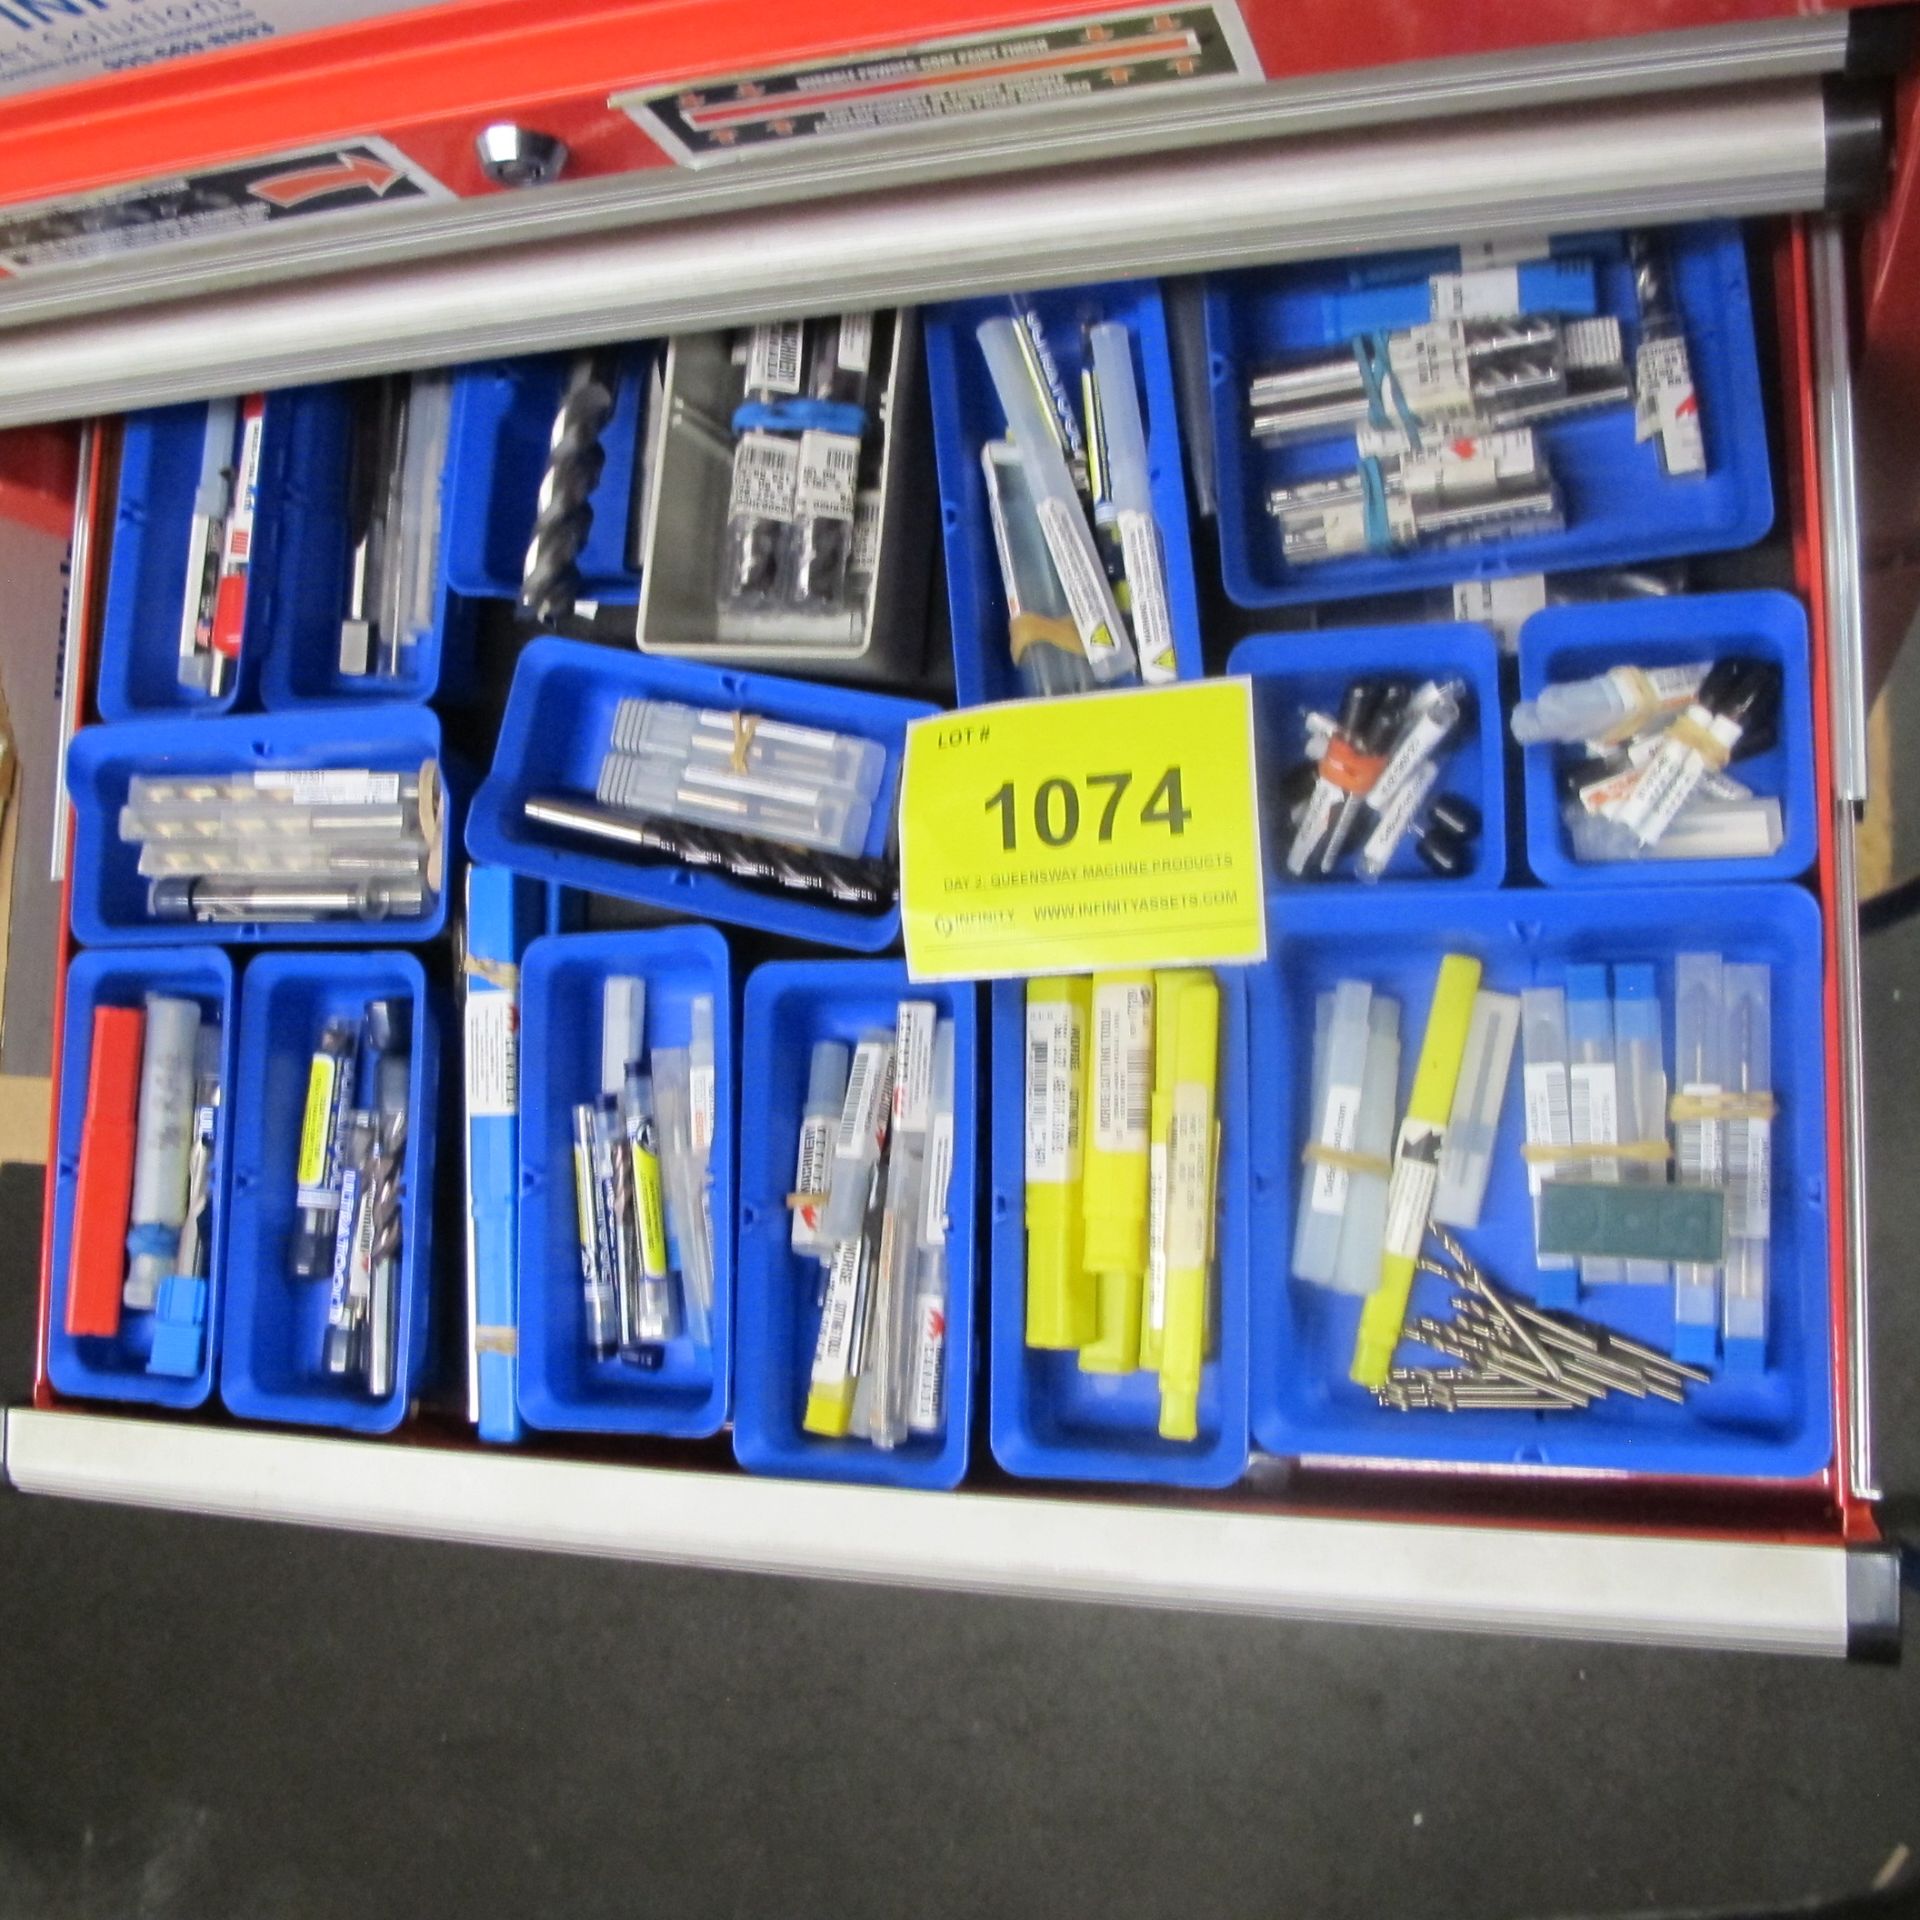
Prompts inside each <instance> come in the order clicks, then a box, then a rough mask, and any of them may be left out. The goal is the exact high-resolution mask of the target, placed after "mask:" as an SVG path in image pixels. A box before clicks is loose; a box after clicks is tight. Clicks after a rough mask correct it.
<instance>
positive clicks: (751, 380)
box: [747, 320, 806, 394]
mask: <svg viewBox="0 0 1920 1920" xmlns="http://www.w3.org/2000/svg"><path fill="white" fill-rule="evenodd" d="M805 341H806V323H805V322H804V321H801V320H776V321H773V322H771V323H769V324H767V325H763V326H758V327H755V328H754V330H753V334H752V337H751V338H750V339H749V340H748V342H747V390H748V392H750V393H752V392H759V393H789V394H791V393H798V392H799V391H800V374H801V364H800V363H801V357H802V349H803V347H804V345H805Z"/></svg>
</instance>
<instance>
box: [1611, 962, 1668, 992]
mask: <svg viewBox="0 0 1920 1920" xmlns="http://www.w3.org/2000/svg"><path fill="white" fill-rule="evenodd" d="M1613 991H1614V997H1615V998H1616V999H1619V1000H1653V999H1657V998H1658V997H1659V988H1658V987H1657V986H1656V984H1655V982H1654V977H1653V969H1652V968H1651V967H1648V966H1640V965H1634V966H1625V967H1615V968H1614V970H1613Z"/></svg>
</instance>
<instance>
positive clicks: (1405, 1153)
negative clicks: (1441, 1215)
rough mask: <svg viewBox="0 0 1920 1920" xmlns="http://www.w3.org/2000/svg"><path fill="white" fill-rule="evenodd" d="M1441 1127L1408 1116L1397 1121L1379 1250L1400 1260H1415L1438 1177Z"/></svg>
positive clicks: (1423, 1234) (1418, 1253)
mask: <svg viewBox="0 0 1920 1920" xmlns="http://www.w3.org/2000/svg"><path fill="white" fill-rule="evenodd" d="M1443 1133H1444V1130H1443V1129H1442V1128H1439V1127H1436V1126H1432V1125H1430V1124H1429V1123H1428V1122H1427V1121H1425V1120H1415V1119H1413V1118H1412V1117H1411V1116H1409V1117H1408V1118H1407V1119H1405V1120H1403V1121H1401V1123H1400V1139H1399V1143H1398V1145H1397V1146H1396V1148H1395V1150H1394V1156H1393V1178H1392V1180H1391V1181H1390V1182H1389V1183H1388V1185H1387V1228H1386V1233H1385V1234H1384V1236H1383V1237H1382V1240H1381V1250H1382V1251H1383V1252H1385V1253H1390V1254H1395V1255H1397V1256H1398V1257H1399V1258H1401V1259H1402V1260H1417V1259H1418V1258H1419V1257H1420V1245H1421V1242H1422V1241H1424V1240H1425V1239H1426V1237H1427V1216H1428V1215H1429V1214H1430V1213H1432V1211H1433V1189H1434V1184H1435V1182H1436V1181H1437V1180H1438V1179H1439V1177H1440V1143H1441V1140H1442V1138H1443Z"/></svg>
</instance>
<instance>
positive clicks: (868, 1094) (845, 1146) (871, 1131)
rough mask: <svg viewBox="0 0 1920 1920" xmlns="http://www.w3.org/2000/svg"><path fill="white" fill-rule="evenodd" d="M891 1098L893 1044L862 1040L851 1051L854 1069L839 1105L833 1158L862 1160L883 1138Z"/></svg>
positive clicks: (884, 1136) (886, 1041) (882, 1041)
mask: <svg viewBox="0 0 1920 1920" xmlns="http://www.w3.org/2000/svg"><path fill="white" fill-rule="evenodd" d="M892 1101H893V1043H892V1042H891V1041H890V1040H863V1041H861V1043H860V1045H859V1046H858V1047H857V1048H856V1049H855V1050H854V1055H853V1071H852V1072H851V1073H849V1074H848V1075H847V1094H846V1098H845V1100H844V1101H843V1102H842V1103H841V1107H840V1125H839V1128H838V1130H837V1131H836V1133H835V1135H834V1141H833V1154H834V1158H835V1159H836V1160H864V1159H866V1158H867V1157H868V1156H869V1155H870V1154H871V1153H872V1152H874V1151H875V1149H876V1148H877V1147H878V1146H879V1144H880V1143H881V1142H882V1141H884V1140H885V1138H886V1125H887V1110H888V1108H889V1107H890V1106H891V1104H892Z"/></svg>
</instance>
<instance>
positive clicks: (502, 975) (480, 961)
mask: <svg viewBox="0 0 1920 1920" xmlns="http://www.w3.org/2000/svg"><path fill="white" fill-rule="evenodd" d="M466 970H467V972H469V973H470V974H472V975H473V977H474V978H475V979H476V980H484V981H485V982H486V983H487V985H488V986H490V987H498V988H499V989H500V991H501V992H502V993H518V992H519V991H520V969H519V968H518V967H516V966H515V965H514V964H513V962H512V961H511V960H489V959H488V958H487V957H486V955H485V954H480V953H470V954H468V955H467V958H466Z"/></svg>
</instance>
